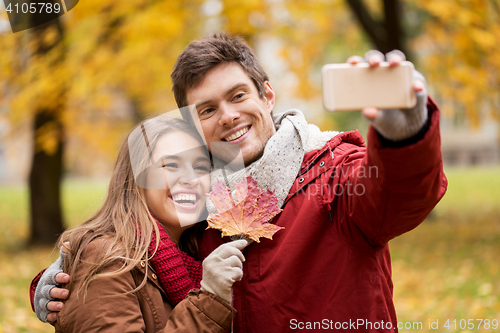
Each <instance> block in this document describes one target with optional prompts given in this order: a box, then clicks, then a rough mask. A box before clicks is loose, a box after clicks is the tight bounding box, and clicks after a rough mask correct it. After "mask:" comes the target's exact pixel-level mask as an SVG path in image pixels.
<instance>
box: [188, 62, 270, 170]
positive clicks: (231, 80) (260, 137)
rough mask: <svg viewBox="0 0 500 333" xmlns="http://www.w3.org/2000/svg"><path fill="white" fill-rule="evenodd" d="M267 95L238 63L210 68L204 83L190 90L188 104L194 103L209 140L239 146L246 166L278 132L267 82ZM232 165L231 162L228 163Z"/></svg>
mask: <svg viewBox="0 0 500 333" xmlns="http://www.w3.org/2000/svg"><path fill="white" fill-rule="evenodd" d="M264 86H265V96H264V98H260V97H259V93H258V91H257V88H256V87H255V84H254V83H253V81H252V80H251V79H250V78H249V77H248V75H247V74H246V73H245V71H243V69H242V68H241V66H240V65H238V64H237V63H224V64H221V65H218V66H216V67H214V68H213V69H211V70H210V71H209V72H208V73H207V74H206V75H205V77H204V78H203V80H202V81H201V82H200V83H199V84H198V85H196V86H194V87H193V88H191V89H189V90H188V91H187V94H186V97H187V102H188V104H189V105H191V104H195V105H196V110H197V112H198V115H199V117H200V122H201V127H202V129H203V134H204V135H205V139H206V141H207V142H208V143H209V145H210V142H231V143H234V144H237V145H238V146H239V147H240V149H241V152H242V154H243V160H244V162H245V165H247V166H248V165H249V164H251V163H253V162H254V161H256V160H257V159H258V158H259V157H260V156H262V153H263V151H264V147H265V145H266V143H267V141H268V140H269V138H271V136H272V135H273V134H274V133H275V132H276V129H275V127H274V123H273V120H272V117H271V111H272V109H273V107H274V91H273V89H272V87H271V85H270V84H269V82H268V81H266V82H265V84H264ZM227 162H230V161H227Z"/></svg>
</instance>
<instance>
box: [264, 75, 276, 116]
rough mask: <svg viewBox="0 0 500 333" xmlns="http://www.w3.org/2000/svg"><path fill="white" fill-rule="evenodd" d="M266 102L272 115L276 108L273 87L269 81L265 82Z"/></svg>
mask: <svg viewBox="0 0 500 333" xmlns="http://www.w3.org/2000/svg"><path fill="white" fill-rule="evenodd" d="M264 101H265V102H266V107H267V109H268V110H269V113H271V112H272V111H273V108H274V103H275V95H274V90H273V87H272V86H271V83H269V81H265V82H264Z"/></svg>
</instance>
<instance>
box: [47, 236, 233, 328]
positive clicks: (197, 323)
mask: <svg viewBox="0 0 500 333" xmlns="http://www.w3.org/2000/svg"><path fill="white" fill-rule="evenodd" d="M99 243H102V242H100V241H99V240H96V241H93V242H92V243H90V245H89V246H87V248H86V249H85V251H84V254H83V257H82V260H83V261H84V262H92V258H96V255H97V253H98V251H101V250H102V249H100V246H101V245H100V244H99ZM84 267H85V264H80V266H79V268H78V269H77V274H76V275H77V276H75V278H77V277H78V276H79V275H80V274H81V273H80V272H82V271H83V268H84ZM117 268H118V267H117V266H113V267H110V268H109V269H107V270H106V271H114V270H116V269H117ZM146 273H147V282H146V285H145V286H144V287H143V288H141V289H140V290H138V291H137V292H135V293H128V294H125V293H126V292H129V291H131V290H133V289H135V288H137V287H138V286H139V285H140V284H141V282H142V279H143V278H144V275H145V274H146ZM75 281H77V280H75ZM78 287H79V282H77V283H76V284H75V286H74V288H73V294H72V295H71V297H70V298H69V299H68V300H67V301H66V302H65V303H64V307H63V309H62V310H61V311H60V312H59V314H58V318H57V322H56V324H55V329H56V332H74V333H77V332H119V333H125V332H148V333H149V332H179V333H180V332H183V333H184V332H185V333H195V332H220V333H224V332H226V331H227V330H228V329H229V327H230V326H231V320H232V315H234V314H235V313H236V310H234V308H232V307H231V305H230V304H228V303H227V302H225V301H224V300H222V299H221V298H219V297H218V296H216V295H214V294H211V293H208V292H205V291H200V290H191V291H190V292H189V295H188V296H187V298H185V299H184V300H183V301H182V302H180V303H179V304H178V305H177V306H176V307H175V308H174V309H172V306H171V305H170V304H171V303H170V301H169V299H168V296H167V295H166V293H165V291H164V290H163V288H162V286H161V285H160V282H159V281H158V279H157V276H156V274H155V273H154V271H153V270H152V268H151V267H148V269H147V270H146V264H145V263H144V262H142V263H141V265H139V266H137V267H136V268H134V269H133V270H131V271H130V272H128V273H126V274H121V275H119V276H113V277H106V278H100V279H97V280H94V281H92V282H91V283H90V285H89V287H88V290H87V296H86V299H85V300H84V293H83V292H82V293H80V295H78V297H77V295H76V290H78Z"/></svg>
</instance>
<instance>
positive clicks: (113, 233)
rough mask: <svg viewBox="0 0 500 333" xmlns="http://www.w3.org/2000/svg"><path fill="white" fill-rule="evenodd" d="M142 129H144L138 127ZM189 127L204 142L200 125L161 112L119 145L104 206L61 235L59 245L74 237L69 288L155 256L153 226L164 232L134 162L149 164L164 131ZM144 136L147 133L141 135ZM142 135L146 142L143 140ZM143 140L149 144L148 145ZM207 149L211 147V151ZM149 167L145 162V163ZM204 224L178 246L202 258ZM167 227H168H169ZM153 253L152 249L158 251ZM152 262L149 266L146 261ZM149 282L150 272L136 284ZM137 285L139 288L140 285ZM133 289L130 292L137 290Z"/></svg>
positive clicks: (67, 263) (68, 266)
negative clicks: (90, 254) (87, 253)
mask: <svg viewBox="0 0 500 333" xmlns="http://www.w3.org/2000/svg"><path fill="white" fill-rule="evenodd" d="M137 129H142V130H139V131H138V130H137ZM173 131H182V132H186V133H188V134H190V135H192V136H193V137H195V138H196V139H197V140H199V141H200V143H201V144H203V141H202V140H201V138H200V136H199V135H198V133H197V132H196V130H195V129H194V128H193V127H192V126H191V125H189V124H188V123H187V122H185V121H183V120H180V119H174V118H168V119H165V118H163V119H162V118H161V117H156V118H152V119H148V120H145V121H143V122H141V123H140V124H139V125H138V126H137V127H136V128H135V130H132V131H131V133H129V135H128V136H127V139H125V140H124V142H123V144H122V145H121V147H120V149H119V151H118V157H117V160H116V164H115V168H114V170H113V173H112V176H111V181H110V184H109V189H108V194H107V196H106V199H105V201H104V204H103V205H102V207H101V208H100V209H99V210H98V211H97V212H96V213H95V214H94V215H93V216H92V217H91V218H89V219H88V220H87V221H85V222H84V223H82V224H81V225H79V226H77V227H75V228H72V229H69V230H66V231H65V232H64V233H63V234H62V235H61V236H60V238H59V242H58V243H59V247H61V246H64V244H63V243H64V242H70V246H69V249H68V252H69V256H68V257H67V258H66V259H65V261H64V265H63V269H64V271H65V272H67V273H68V274H69V275H70V276H71V277H72V279H71V282H70V283H69V284H68V286H67V288H68V289H71V288H72V287H73V285H74V283H75V282H76V281H75V280H78V281H80V280H81V281H82V283H81V284H80V287H79V288H78V291H77V295H78V294H79V293H80V292H81V291H82V290H87V288H88V286H89V284H90V282H92V281H93V280H95V279H98V278H103V277H106V276H115V275H119V274H123V273H126V272H129V271H130V270H132V269H133V268H134V267H136V266H137V265H138V264H140V262H141V261H145V262H146V263H147V262H148V260H149V259H150V257H149V256H148V249H149V246H150V243H151V235H152V233H153V231H154V232H155V234H156V235H159V230H158V226H157V224H156V222H155V219H154V218H153V216H152V215H151V214H150V212H149V209H148V207H147V204H146V200H145V198H144V189H142V188H141V187H139V186H138V185H137V182H136V181H135V178H134V171H133V167H132V163H131V158H130V157H131V154H132V155H133V157H134V158H133V160H134V163H137V161H139V164H143V165H147V164H148V161H149V160H150V158H151V153H152V151H153V150H154V147H155V145H156V142H157V140H158V138H159V137H161V136H162V135H164V134H166V133H169V132H173ZM141 136H142V137H141ZM141 140H142V144H139V143H140V142H141ZM144 140H145V141H146V142H147V148H148V149H141V147H143V148H145V146H144ZM207 153H208V152H207ZM143 167H144V166H143ZM201 230H202V228H200V227H199V223H198V224H196V225H195V226H194V227H192V228H190V229H188V230H186V231H185V232H184V233H183V234H182V236H181V239H180V240H179V244H178V245H179V248H181V249H182V250H184V251H186V252H187V253H188V254H189V255H191V256H192V257H194V258H195V259H198V246H197V242H196V238H197V237H198V236H199V232H200V231H201ZM167 232H168V230H167ZM98 238H99V239H100V240H102V241H103V242H102V244H101V248H100V249H99V251H98V257H97V258H96V259H95V260H92V262H86V263H87V264H88V265H87V267H88V269H86V270H85V271H84V274H83V275H81V276H78V277H77V276H76V270H77V267H78V265H79V264H80V263H82V262H83V261H82V254H83V252H84V250H85V248H86V247H87V246H88V245H89V243H90V242H92V241H93V240H96V239H98ZM158 245H159V237H156V244H155V251H154V253H155V252H156V250H157V249H158ZM154 253H153V254H152V255H154ZM117 263H118V264H120V268H119V269H118V270H115V271H113V272H103V270H104V269H105V268H107V267H110V266H111V265H116V264H117ZM146 267H147V266H146ZM145 283H146V276H144V280H143V281H142V283H141V284H140V286H139V287H138V288H137V289H140V288H141V287H143V286H144V285H145ZM137 289H136V290H137ZM133 291H135V290H132V291H130V292H133Z"/></svg>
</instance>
